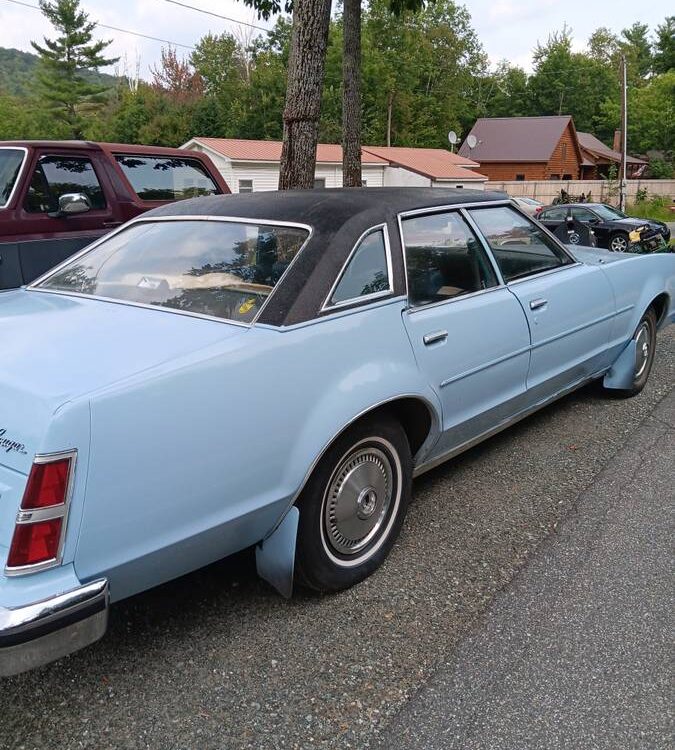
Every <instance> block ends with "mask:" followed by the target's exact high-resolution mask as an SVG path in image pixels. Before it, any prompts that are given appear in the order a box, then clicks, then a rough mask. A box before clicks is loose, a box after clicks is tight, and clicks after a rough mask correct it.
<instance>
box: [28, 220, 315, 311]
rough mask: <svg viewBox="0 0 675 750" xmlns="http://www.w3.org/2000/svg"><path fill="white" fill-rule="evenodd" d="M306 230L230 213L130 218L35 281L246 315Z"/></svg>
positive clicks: (279, 272) (144, 301)
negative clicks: (218, 218)
mask: <svg viewBox="0 0 675 750" xmlns="http://www.w3.org/2000/svg"><path fill="white" fill-rule="evenodd" d="M308 236H309V231H308V230H307V229H306V228H304V227H296V226H278V225H271V224H264V223H260V224H258V223H244V222H241V221H239V220H237V221H229V220H224V221H216V220H209V221H197V220H187V219H186V220H184V219H181V220H171V221H146V222H141V223H136V224H131V225H130V226H128V227H127V228H126V229H124V230H122V231H121V232H119V233H117V234H114V235H112V236H111V237H109V238H108V239H105V240H103V241H102V242H101V243H100V244H98V245H95V246H94V247H92V248H91V250H89V251H88V252H85V253H84V254H82V255H79V256H76V257H75V258H73V260H71V261H70V262H68V263H67V264H66V265H64V266H61V267H60V268H58V269H57V270H56V271H55V272H54V273H53V274H51V275H50V276H48V277H47V278H46V279H44V280H43V281H42V282H41V283H39V284H37V285H36V287H35V288H38V289H47V290H57V291H61V292H70V293H75V294H84V295H88V296H95V297H103V298H106V299H113V300H119V301H126V302H130V303H135V304H143V305H151V306H156V307H163V308H169V309H173V310H181V311H183V312H188V313H193V314H198V315H208V316H210V317H216V318H223V319H225V320H233V321H237V322H241V323H249V322H251V321H252V320H253V319H254V318H255V316H256V314H257V313H258V311H259V310H260V308H261V307H262V305H263V304H264V302H265V300H266V299H267V297H268V296H269V295H270V293H271V291H272V289H273V288H274V287H275V285H276V284H277V282H278V281H279V279H280V278H281V275H282V274H283V273H284V271H285V270H286V268H287V267H288V266H289V264H290V263H291V261H292V260H293V258H294V257H295V256H296V255H297V253H298V251H299V250H300V248H301V247H302V245H303V244H304V242H305V240H306V239H307V238H308Z"/></svg>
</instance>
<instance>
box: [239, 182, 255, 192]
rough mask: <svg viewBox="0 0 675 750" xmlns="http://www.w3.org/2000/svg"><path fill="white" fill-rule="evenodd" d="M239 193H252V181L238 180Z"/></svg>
mask: <svg viewBox="0 0 675 750" xmlns="http://www.w3.org/2000/svg"><path fill="white" fill-rule="evenodd" d="M239 192H240V193H252V192H253V180H239Z"/></svg>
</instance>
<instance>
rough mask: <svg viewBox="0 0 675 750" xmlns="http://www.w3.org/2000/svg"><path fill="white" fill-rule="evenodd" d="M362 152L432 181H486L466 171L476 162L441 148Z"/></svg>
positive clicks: (373, 148)
mask: <svg viewBox="0 0 675 750" xmlns="http://www.w3.org/2000/svg"><path fill="white" fill-rule="evenodd" d="M363 150H364V152H366V153H370V154H374V155H375V156H379V157H380V158H382V159H386V160H387V161H388V162H389V163H390V164H391V165H392V166H400V167H404V168H405V169H409V170H411V171H413V172H417V173H418V174H421V175H424V176H425V177H430V178H431V179H434V180H476V181H479V182H480V181H485V180H487V177H486V176H485V175H482V174H480V173H478V172H474V171H473V170H472V169H467V167H477V166H479V165H478V163H477V162H475V161H473V160H472V159H467V158H465V157H463V156H459V155H458V154H451V153H450V152H449V151H446V150H445V149H442V148H406V147H402V146H364V147H363Z"/></svg>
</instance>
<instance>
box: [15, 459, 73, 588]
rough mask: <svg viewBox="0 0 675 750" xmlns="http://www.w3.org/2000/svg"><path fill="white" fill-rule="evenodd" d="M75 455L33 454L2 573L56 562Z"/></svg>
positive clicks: (64, 524) (66, 511)
mask: <svg viewBox="0 0 675 750" xmlns="http://www.w3.org/2000/svg"><path fill="white" fill-rule="evenodd" d="M75 456H76V454H75V452H74V451H72V452H69V453H60V454H52V455H50V456H37V457H36V458H35V461H34V463H33V466H32V467H31V470H30V474H29V476H28V482H27V483H26V489H25V491H24V493H23V498H22V500H21V507H20V509H19V513H18V515H17V517H16V524H15V526H14V536H13V537H12V543H11V545H10V548H9V555H8V556H7V566H6V570H5V572H6V573H8V574H17V573H22V572H26V573H27V572H31V571H32V570H35V569H36V567H37V566H39V569H40V570H41V569H42V568H44V567H49V566H51V565H57V564H58V563H59V562H60V556H61V544H62V541H63V535H64V532H65V528H66V516H67V513H68V501H69V495H70V487H71V484H72V479H73V471H74V467H75Z"/></svg>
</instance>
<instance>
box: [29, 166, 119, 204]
mask: <svg viewBox="0 0 675 750" xmlns="http://www.w3.org/2000/svg"><path fill="white" fill-rule="evenodd" d="M67 193H84V194H85V195H86V196H87V198H88V199H89V202H90V203H91V207H92V209H94V210H97V209H99V210H100V209H104V208H105V207H106V200H105V194H104V192H103V188H102V187H101V183H100V182H99V180H98V177H97V176H96V172H95V171H94V166H93V164H92V163H91V160H90V159H87V158H86V157H82V156H43V157H42V158H40V159H39V160H38V163H37V166H36V167H35V171H34V172H33V176H32V177H31V181H30V185H29V187H28V194H27V195H26V200H25V206H24V207H25V209H26V211H28V212H30V213H47V212H51V211H58V208H59V198H60V197H61V196H62V195H66V194H67Z"/></svg>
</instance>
